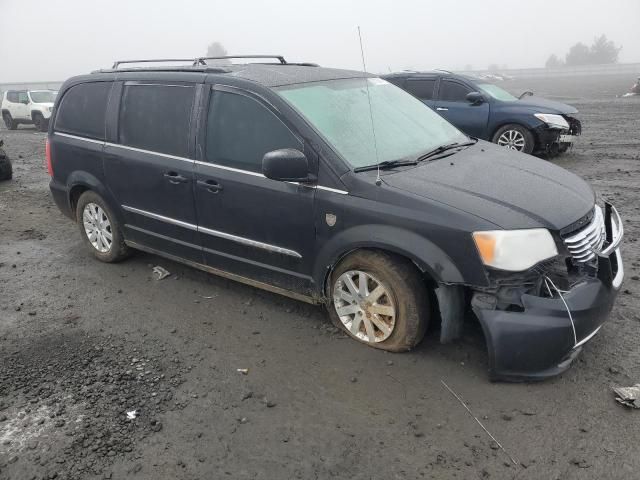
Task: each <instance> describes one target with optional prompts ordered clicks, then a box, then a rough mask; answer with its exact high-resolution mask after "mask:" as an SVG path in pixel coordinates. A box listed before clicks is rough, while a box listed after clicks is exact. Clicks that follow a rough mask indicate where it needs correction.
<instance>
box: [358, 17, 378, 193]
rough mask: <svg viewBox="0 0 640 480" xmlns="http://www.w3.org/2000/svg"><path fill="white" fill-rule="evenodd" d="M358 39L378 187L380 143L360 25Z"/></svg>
mask: <svg viewBox="0 0 640 480" xmlns="http://www.w3.org/2000/svg"><path fill="white" fill-rule="evenodd" d="M358 39H359V40H360V54H361V55H362V78H363V79H364V84H365V86H366V88H367V100H368V101H369V117H370V118H371V132H372V133H373V148H374V150H375V152H376V164H377V165H378V173H377V176H376V185H377V186H380V185H382V179H381V178H380V158H379V155H378V141H377V140H376V127H375V125H374V124H373V108H371V94H370V93H369V80H368V79H367V75H366V74H367V64H366V63H365V61H364V49H363V48H362V34H361V33H360V25H358Z"/></svg>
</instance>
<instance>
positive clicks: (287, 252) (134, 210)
mask: <svg viewBox="0 0 640 480" xmlns="http://www.w3.org/2000/svg"><path fill="white" fill-rule="evenodd" d="M122 208H123V209H124V210H126V211H127V212H132V213H137V214H138V215H142V216H145V217H149V218H153V219H154V220H159V221H161V222H166V223H170V224H172V225H177V226H179V227H183V228H187V229H189V230H193V231H196V232H202V233H206V234H207V235H211V236H214V237H219V238H224V239H225V240H231V241H232V242H236V243H240V244H242V245H248V246H250V247H254V248H261V249H263V250H268V251H270V252H275V253H280V254H282V255H289V256H290V257H295V258H302V255H300V254H299V253H298V252H296V251H295V250H290V249H288V248H284V247H279V246H277V245H271V244H270V243H264V242H258V241H257V240H251V239H250V238H245V237H240V236H238V235H232V234H230V233H225V232H221V231H219V230H213V229H211V228H205V227H199V226H198V225H194V224H192V223H187V222H183V221H182V220H176V219H175V218H170V217H165V216H164V215H158V214H157V213H153V212H148V211H146V210H140V209H139V208H134V207H130V206H128V205H122Z"/></svg>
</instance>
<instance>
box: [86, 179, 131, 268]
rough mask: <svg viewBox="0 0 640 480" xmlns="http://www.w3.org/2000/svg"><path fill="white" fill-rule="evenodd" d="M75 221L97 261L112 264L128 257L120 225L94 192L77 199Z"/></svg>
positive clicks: (127, 248) (127, 249)
mask: <svg viewBox="0 0 640 480" xmlns="http://www.w3.org/2000/svg"><path fill="white" fill-rule="evenodd" d="M76 221H77V223H78V227H79V228H80V235H81V236H82V239H83V241H84V242H85V244H86V245H87V246H88V247H89V249H90V250H91V253H92V254H93V256H94V257H96V258H97V259H98V260H100V261H102V262H106V263H114V262H119V261H121V260H124V259H125V258H127V256H129V253H130V249H129V247H127V245H126V244H125V243H124V236H123V234H122V229H121V226H120V223H119V222H118V220H117V218H116V216H115V215H114V213H113V211H112V210H111V208H110V207H109V205H107V202H105V201H104V199H103V198H102V197H101V196H100V195H98V194H97V193H95V192H92V191H90V190H89V191H86V192H84V193H83V194H82V195H80V198H79V199H78V205H77V207H76Z"/></svg>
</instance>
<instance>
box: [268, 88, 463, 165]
mask: <svg viewBox="0 0 640 480" xmlns="http://www.w3.org/2000/svg"><path fill="white" fill-rule="evenodd" d="M277 90H278V93H279V94H280V95H281V96H282V97H283V98H284V99H285V100H287V101H288V102H289V103H290V104H291V105H292V106H293V107H294V108H295V109H297V110H298V111H299V112H300V113H301V114H302V115H303V116H304V117H306V118H307V120H308V121H309V122H310V123H311V124H312V125H313V126H314V127H315V129H316V130H317V131H318V132H319V133H320V134H321V135H322V136H323V137H324V138H325V139H326V140H327V141H328V142H329V143H330V144H331V145H333V147H334V148H335V149H336V150H337V152H338V153H339V154H340V155H341V156H342V157H343V158H344V159H345V160H346V161H347V162H348V163H349V164H350V165H351V166H352V167H354V168H355V167H363V166H365V165H371V164H375V163H377V162H384V161H393V160H398V159H415V158H416V157H418V156H420V155H422V154H424V153H425V152H429V151H431V150H433V149H434V148H436V147H439V146H441V145H448V144H451V143H463V142H465V141H467V137H466V136H465V135H464V134H463V133H462V132H460V131H459V130H458V129H457V128H455V127H454V126H453V125H451V124H450V123H449V122H447V121H446V120H444V119H443V118H442V117H441V116H440V115H438V114H436V113H435V112H434V111H433V110H431V109H430V108H429V107H427V106H426V105H424V104H423V103H422V102H420V101H419V100H418V99H416V98H415V97H413V96H412V95H410V94H408V93H407V92H405V91H404V90H402V89H400V88H398V87H396V86H395V85H392V84H390V83H388V82H387V81H385V80H382V79H380V78H349V79H341V80H329V81H322V82H313V83H303V84H297V85H287V86H285V87H280V88H278V89H277ZM369 99H370V100H371V107H370V106H369ZM373 127H375V134H374V128H373ZM376 147H377V148H376ZM376 150H377V151H376Z"/></svg>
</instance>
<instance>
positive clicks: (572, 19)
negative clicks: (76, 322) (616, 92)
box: [0, 0, 640, 82]
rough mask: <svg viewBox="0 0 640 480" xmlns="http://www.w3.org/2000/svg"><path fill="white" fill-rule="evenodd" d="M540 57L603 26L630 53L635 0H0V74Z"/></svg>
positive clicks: (26, 76)
mask: <svg viewBox="0 0 640 480" xmlns="http://www.w3.org/2000/svg"><path fill="white" fill-rule="evenodd" d="M358 25H360V26H361V28H362V33H363V39H364V47H365V54H366V57H367V58H366V60H367V69H368V70H369V71H371V72H378V73H380V72H388V71H389V70H393V71H395V70H402V69H429V68H445V69H464V68H465V66H467V65H472V66H473V67H474V68H477V69H484V68H487V66H488V65H489V64H491V63H496V64H499V65H508V66H509V67H511V68H520V67H541V66H543V65H544V62H545V60H546V59H547V57H548V56H549V55H550V54H551V53H556V54H557V55H558V56H560V57H564V55H565V53H566V52H567V50H568V49H569V47H570V46H571V45H573V44H574V43H575V42H577V41H582V42H584V43H586V44H591V42H592V41H593V38H594V37H595V36H596V35H600V34H603V33H604V34H606V35H607V36H608V37H609V39H612V40H614V41H615V42H616V43H617V44H618V45H622V46H623V49H622V51H621V53H620V58H619V61H620V62H640V0H607V1H602V0H581V1H579V0H562V1H549V0H538V1H537V2H536V1H534V0H528V1H523V2H521V1H516V0H511V1H508V0H477V1H473V0H459V1H455V0H438V1H434V0H384V1H378V0H365V1H362V0H357V1H349V0H298V1H293V0H280V1H271V2H266V1H255V0H244V1H224V2H222V1H217V0H200V1H199V0H180V1H172V2H169V1H162V0H155V1H154V0H129V1H124V0H66V1H65V0H0V82H18V81H57V80H64V79H66V78H68V77H70V76H73V75H77V74H82V73H87V72H89V71H91V70H94V69H97V68H103V67H109V66H110V65H111V63H112V62H113V61H114V60H116V59H130V58H158V57H165V58H166V57H176V56H177V57H195V56H198V55H204V54H205V53H206V48H207V45H208V44H209V43H210V42H212V41H219V42H221V43H222V44H223V45H224V46H225V47H226V49H227V51H228V52H229V53H230V54H255V53H268V54H276V53H277V54H282V55H284V56H285V58H287V59H289V60H291V61H294V60H295V61H309V62H317V63H319V64H321V65H323V66H334V67H342V68H355V69H361V59H360V49H359V46H358V37H357V26H358Z"/></svg>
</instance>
